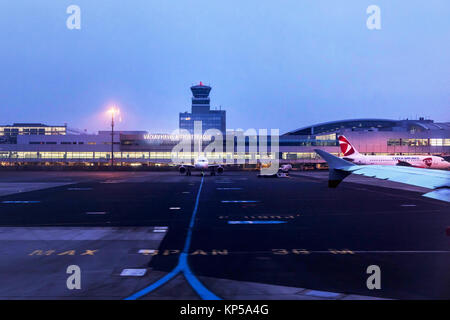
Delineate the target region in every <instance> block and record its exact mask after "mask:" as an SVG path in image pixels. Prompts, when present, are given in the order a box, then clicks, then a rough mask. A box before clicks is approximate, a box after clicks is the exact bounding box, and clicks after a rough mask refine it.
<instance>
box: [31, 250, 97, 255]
mask: <svg viewBox="0 0 450 320" xmlns="http://www.w3.org/2000/svg"><path fill="white" fill-rule="evenodd" d="M98 251H99V249H94V250H91V249H84V250H82V251H81V252H80V251H79V252H80V253H79V254H78V255H79V256H94V255H95V254H96V253H97V252H98ZM53 254H55V255H57V256H75V255H77V250H66V251H61V252H58V251H57V250H54V249H50V250H42V249H38V250H34V251H33V252H31V253H29V254H28V255H29V256H51V255H53Z"/></svg>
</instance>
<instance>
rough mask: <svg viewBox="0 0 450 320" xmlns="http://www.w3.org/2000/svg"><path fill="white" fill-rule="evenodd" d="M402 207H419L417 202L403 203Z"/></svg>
mask: <svg viewBox="0 0 450 320" xmlns="http://www.w3.org/2000/svg"><path fill="white" fill-rule="evenodd" d="M400 207H417V205H415V204H402V205H401V206H400Z"/></svg>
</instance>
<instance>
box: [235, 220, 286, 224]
mask: <svg viewBox="0 0 450 320" xmlns="http://www.w3.org/2000/svg"><path fill="white" fill-rule="evenodd" d="M280 223H287V222H286V221H279V220H274V221H272V220H264V221H228V224H280Z"/></svg>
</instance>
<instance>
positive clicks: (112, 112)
mask: <svg viewBox="0 0 450 320" xmlns="http://www.w3.org/2000/svg"><path fill="white" fill-rule="evenodd" d="M108 113H109V114H110V115H112V116H115V115H119V114H120V109H118V108H116V107H114V106H113V107H111V108H110V109H109V110H108Z"/></svg>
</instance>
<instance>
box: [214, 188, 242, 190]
mask: <svg viewBox="0 0 450 320" xmlns="http://www.w3.org/2000/svg"><path fill="white" fill-rule="evenodd" d="M216 190H242V188H216Z"/></svg>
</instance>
